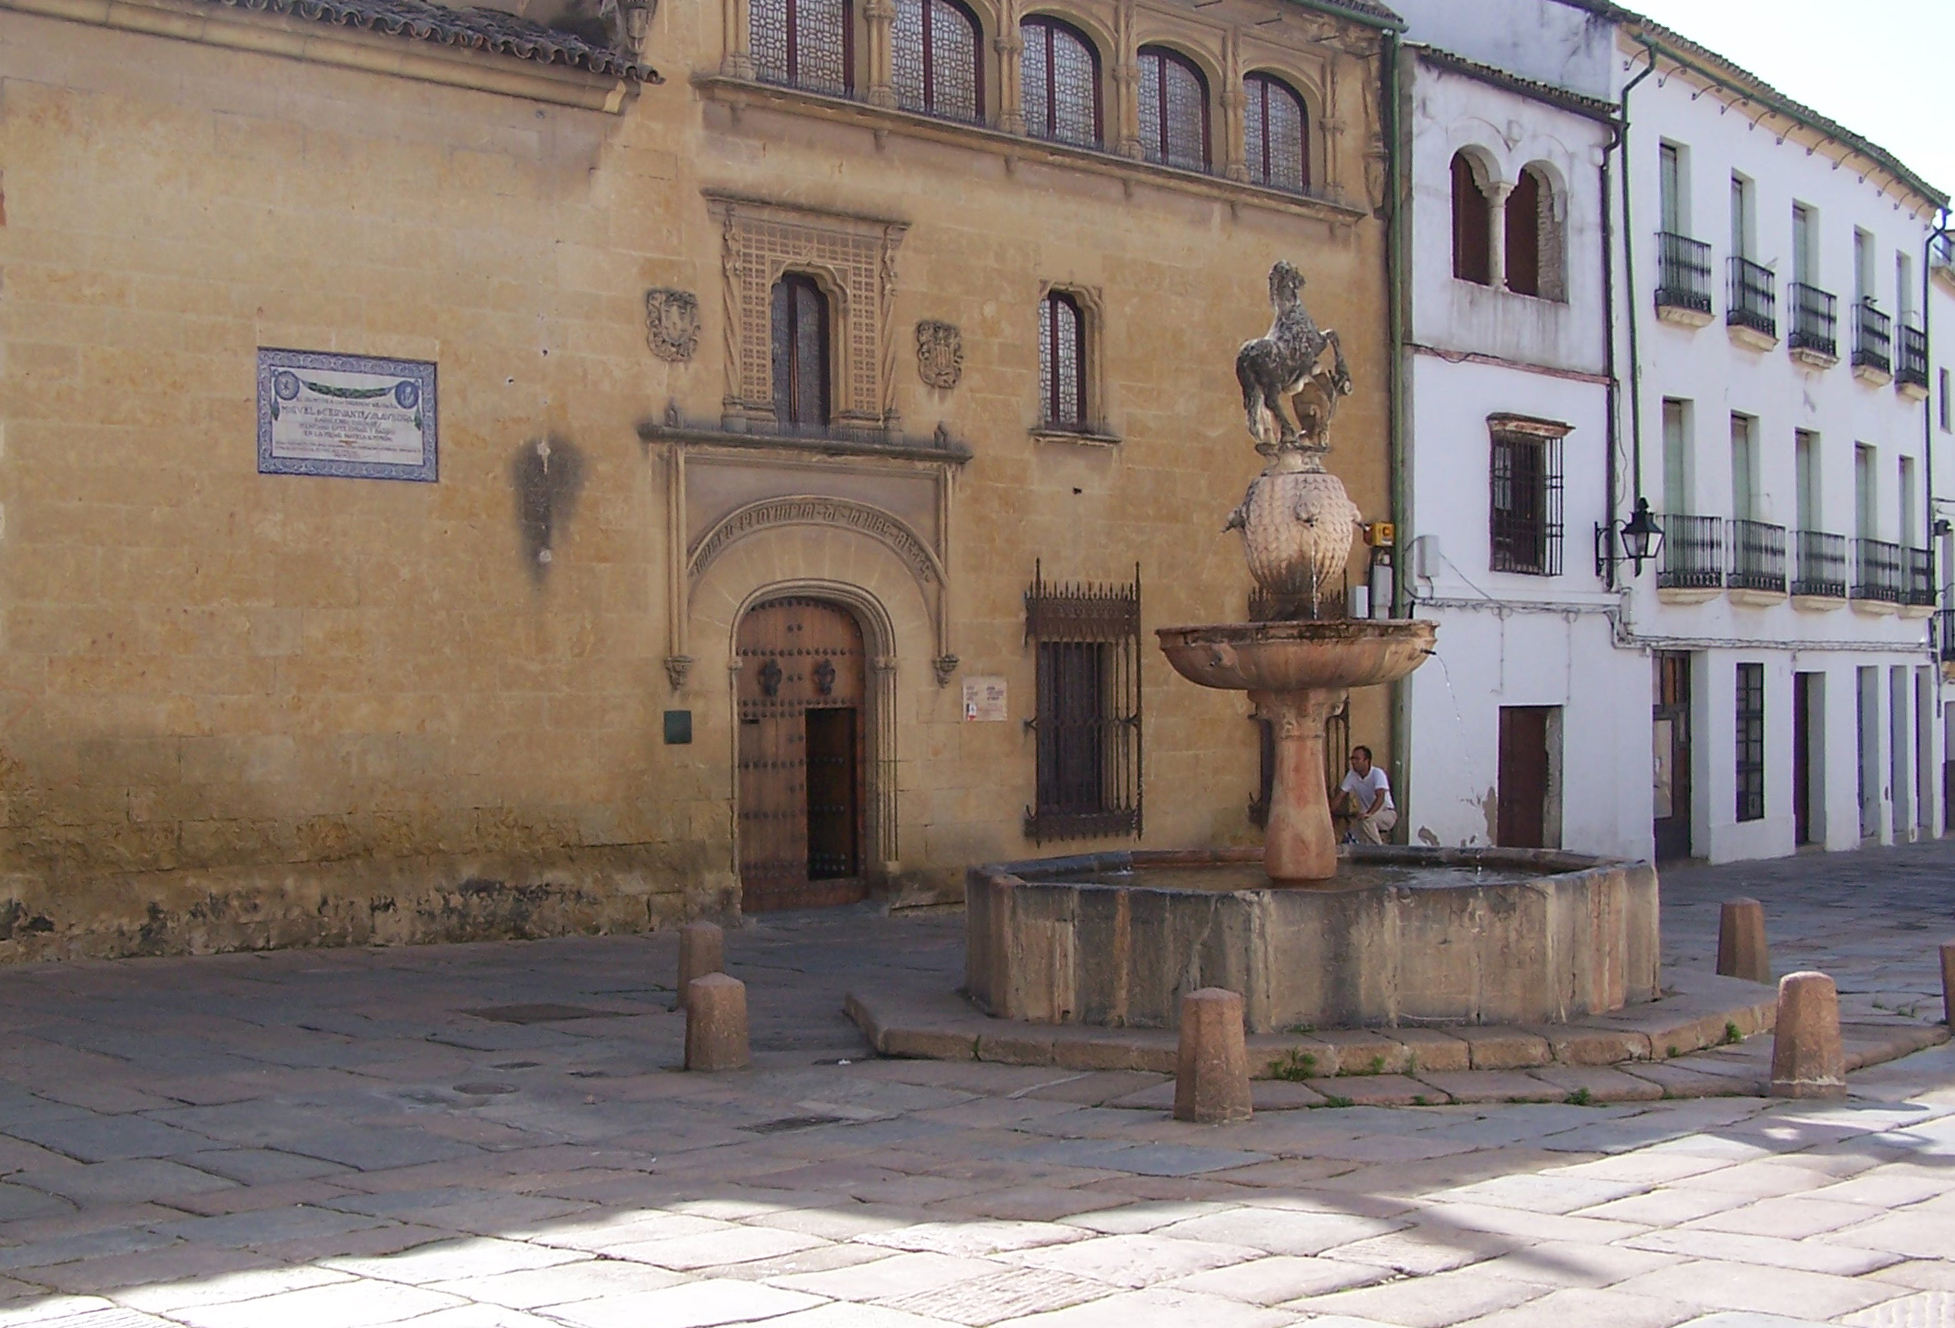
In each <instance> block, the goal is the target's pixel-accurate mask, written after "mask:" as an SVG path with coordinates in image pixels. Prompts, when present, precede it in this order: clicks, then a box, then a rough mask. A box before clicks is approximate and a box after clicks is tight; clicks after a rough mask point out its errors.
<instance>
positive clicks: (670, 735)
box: [665, 710, 692, 747]
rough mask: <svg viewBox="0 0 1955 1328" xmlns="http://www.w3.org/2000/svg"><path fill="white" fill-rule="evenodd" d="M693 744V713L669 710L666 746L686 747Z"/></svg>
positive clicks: (666, 718)
mask: <svg viewBox="0 0 1955 1328" xmlns="http://www.w3.org/2000/svg"><path fill="white" fill-rule="evenodd" d="M691 742H692V711H690V710H668V711H666V712H665V745H666V746H668V747H684V746H687V745H688V744H690V743H691Z"/></svg>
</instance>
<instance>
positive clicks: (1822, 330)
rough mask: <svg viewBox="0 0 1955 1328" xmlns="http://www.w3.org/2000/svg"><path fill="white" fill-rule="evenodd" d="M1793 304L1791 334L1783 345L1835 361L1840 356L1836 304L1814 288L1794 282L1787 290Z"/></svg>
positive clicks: (1834, 298)
mask: <svg viewBox="0 0 1955 1328" xmlns="http://www.w3.org/2000/svg"><path fill="white" fill-rule="evenodd" d="M1787 294H1788V296H1789V297H1790V298H1791V301H1792V331H1791V334H1790V335H1788V336H1787V337H1786V339H1785V344H1786V345H1787V346H1788V347H1789V348H1791V349H1792V350H1809V351H1812V352H1813V353H1814V354H1817V355H1825V356H1828V357H1829V358H1833V359H1837V358H1839V353H1840V337H1839V322H1840V315H1839V304H1840V302H1839V300H1838V299H1837V298H1836V297H1835V296H1834V295H1833V294H1832V293H1831V292H1830V291H1823V290H1821V289H1819V287H1817V286H1808V285H1806V283H1805V282H1803V281H1795V282H1793V283H1792V284H1791V286H1789V287H1787Z"/></svg>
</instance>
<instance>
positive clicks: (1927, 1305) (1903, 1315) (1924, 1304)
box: [1840, 1291, 1955, 1328]
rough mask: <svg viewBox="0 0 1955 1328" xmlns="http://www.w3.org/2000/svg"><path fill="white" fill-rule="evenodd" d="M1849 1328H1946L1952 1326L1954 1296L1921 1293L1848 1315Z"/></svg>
mask: <svg viewBox="0 0 1955 1328" xmlns="http://www.w3.org/2000/svg"><path fill="white" fill-rule="evenodd" d="M1840 1322H1841V1323H1843V1324H1847V1325H1849V1328H1947V1326H1948V1325H1949V1324H1955V1292H1948V1291H1923V1292H1921V1293H1920V1294H1918V1295H1913V1296H1902V1297H1900V1298H1898V1299H1895V1300H1890V1301H1887V1302H1885V1303H1884V1304H1880V1305H1875V1306H1872V1307H1871V1308H1868V1309H1864V1310H1860V1311H1858V1312H1857V1313H1854V1314H1849V1315H1847V1316H1846V1317H1845V1318H1843V1319H1841V1320H1840Z"/></svg>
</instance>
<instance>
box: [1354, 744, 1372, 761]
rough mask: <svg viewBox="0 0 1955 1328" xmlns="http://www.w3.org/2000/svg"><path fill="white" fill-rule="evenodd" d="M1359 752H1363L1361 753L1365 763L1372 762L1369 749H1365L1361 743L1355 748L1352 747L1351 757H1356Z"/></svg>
mask: <svg viewBox="0 0 1955 1328" xmlns="http://www.w3.org/2000/svg"><path fill="white" fill-rule="evenodd" d="M1359 752H1363V753H1364V759H1365V760H1367V761H1370V760H1372V759H1373V757H1372V755H1371V749H1370V748H1369V747H1367V746H1365V745H1364V744H1363V743H1359V744H1358V745H1357V746H1355V747H1353V748H1352V749H1351V755H1353V756H1356V755H1357V754H1358V753H1359Z"/></svg>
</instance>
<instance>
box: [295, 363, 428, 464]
mask: <svg viewBox="0 0 1955 1328" xmlns="http://www.w3.org/2000/svg"><path fill="white" fill-rule="evenodd" d="M436 458H437V453H436V447H435V373H434V365H432V364H429V363H427V362H426V361H423V360H383V359H375V358H372V357H370V356H365V355H330V354H326V353H324V352H319V351H303V350H267V349H264V348H263V347H260V348H259V351H258V472H259V473H260V474H262V475H338V476H344V477H347V478H350V479H363V480H421V481H424V482H427V483H432V482H434V480H435V479H436V477H437V467H436Z"/></svg>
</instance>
